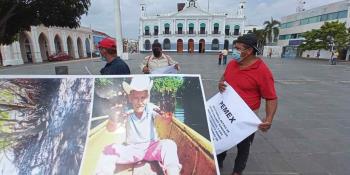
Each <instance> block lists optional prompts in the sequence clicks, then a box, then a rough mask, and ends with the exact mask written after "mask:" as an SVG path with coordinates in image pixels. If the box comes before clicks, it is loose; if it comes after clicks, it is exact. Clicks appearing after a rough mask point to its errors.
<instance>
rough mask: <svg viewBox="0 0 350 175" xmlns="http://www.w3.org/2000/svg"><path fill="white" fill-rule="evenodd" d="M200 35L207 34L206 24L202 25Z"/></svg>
mask: <svg viewBox="0 0 350 175" xmlns="http://www.w3.org/2000/svg"><path fill="white" fill-rule="evenodd" d="M200 34H205V23H201V25H200Z"/></svg>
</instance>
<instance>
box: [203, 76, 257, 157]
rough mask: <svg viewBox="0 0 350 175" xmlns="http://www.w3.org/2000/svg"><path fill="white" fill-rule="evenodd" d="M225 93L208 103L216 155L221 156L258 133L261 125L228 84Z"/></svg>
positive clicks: (217, 95) (219, 94)
mask: <svg viewBox="0 0 350 175" xmlns="http://www.w3.org/2000/svg"><path fill="white" fill-rule="evenodd" d="M226 85H227V87H226V90H225V91H224V92H223V93H218V94H216V95H215V96H214V97H212V98H211V99H210V100H209V101H208V102H207V110H208V114H209V122H210V126H211V132H212V136H213V138H212V139H213V141H214V144H215V149H216V154H220V153H222V152H224V151H226V150H228V149H230V148H232V147H234V146H235V145H237V144H238V143H239V142H241V141H242V140H244V139H245V138H247V137H248V136H249V135H251V134H252V133H254V132H255V131H257V129H258V125H259V124H260V123H261V121H260V119H259V118H258V117H257V116H256V114H255V113H254V112H253V111H252V110H251V109H250V108H249V107H248V105H247V104H246V103H245V102H244V101H243V100H242V98H241V97H240V96H239V95H238V94H237V93H236V91H235V90H234V89H233V88H232V87H231V86H229V85H228V84H227V83H226Z"/></svg>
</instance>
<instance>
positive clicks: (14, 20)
mask: <svg viewBox="0 0 350 175" xmlns="http://www.w3.org/2000/svg"><path fill="white" fill-rule="evenodd" d="M90 4H91V3H90V0H1V1H0V44H11V43H12V42H13V41H15V40H17V39H18V33H20V32H23V31H29V30H30V26H37V25H40V24H43V25H45V26H47V27H51V26H57V27H69V28H76V27H79V26H80V19H81V16H82V15H83V14H87V11H88V8H89V6H90Z"/></svg>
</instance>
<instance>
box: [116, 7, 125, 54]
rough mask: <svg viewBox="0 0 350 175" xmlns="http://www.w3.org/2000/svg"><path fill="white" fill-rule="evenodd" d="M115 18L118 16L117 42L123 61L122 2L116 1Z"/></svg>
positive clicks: (118, 51) (118, 52)
mask: <svg viewBox="0 0 350 175" xmlns="http://www.w3.org/2000/svg"><path fill="white" fill-rule="evenodd" d="M115 16H116V40H117V54H118V56H120V57H121V58H122V59H127V58H125V57H124V58H123V56H122V55H123V35H122V21H121V13H120V0H116V10H115Z"/></svg>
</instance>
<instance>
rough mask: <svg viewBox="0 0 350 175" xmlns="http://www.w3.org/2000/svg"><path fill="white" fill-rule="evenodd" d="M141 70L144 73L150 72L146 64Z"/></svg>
mask: <svg viewBox="0 0 350 175" xmlns="http://www.w3.org/2000/svg"><path fill="white" fill-rule="evenodd" d="M142 72H143V73H144V74H149V73H151V70H150V69H149V68H148V67H147V66H145V67H143V69H142Z"/></svg>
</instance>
